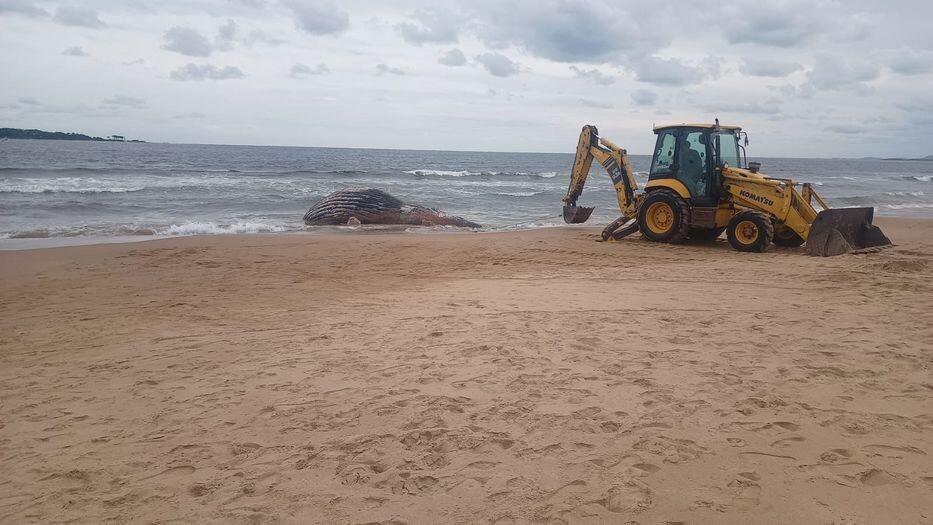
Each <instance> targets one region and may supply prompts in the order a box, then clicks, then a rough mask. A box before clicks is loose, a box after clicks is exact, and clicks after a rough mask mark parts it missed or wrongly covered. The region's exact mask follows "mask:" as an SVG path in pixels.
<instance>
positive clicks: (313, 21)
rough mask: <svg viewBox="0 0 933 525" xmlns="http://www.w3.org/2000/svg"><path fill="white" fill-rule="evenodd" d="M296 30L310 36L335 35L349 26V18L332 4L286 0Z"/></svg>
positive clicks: (315, 0)
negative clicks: (292, 15)
mask: <svg viewBox="0 0 933 525" xmlns="http://www.w3.org/2000/svg"><path fill="white" fill-rule="evenodd" d="M285 5H286V6H287V7H288V8H290V9H291V10H292V13H293V14H294V15H295V25H296V26H297V27H298V29H301V30H302V31H304V32H306V33H310V34H312V35H335V34H340V33H343V32H344V31H346V30H347V28H348V27H349V26H350V16H349V15H347V13H345V12H343V11H340V10H339V9H337V8H336V7H335V6H334V5H333V4H331V3H329V2H323V1H319V0H288V1H286V2H285Z"/></svg>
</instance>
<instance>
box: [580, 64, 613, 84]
mask: <svg viewBox="0 0 933 525" xmlns="http://www.w3.org/2000/svg"><path fill="white" fill-rule="evenodd" d="M570 70H571V71H573V75H574V76H575V77H576V78H580V79H583V80H588V81H590V82H595V83H597V84H599V85H602V86H608V85H610V84H614V83H615V81H616V77H614V76H611V75H606V74H604V73H603V72H602V71H600V70H598V69H580V68H578V67H577V66H570Z"/></svg>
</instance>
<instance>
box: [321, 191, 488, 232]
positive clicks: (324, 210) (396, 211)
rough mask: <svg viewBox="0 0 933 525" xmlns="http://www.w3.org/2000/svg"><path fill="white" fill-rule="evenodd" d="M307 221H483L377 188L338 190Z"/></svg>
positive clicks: (462, 223) (466, 225)
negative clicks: (414, 202) (402, 199)
mask: <svg viewBox="0 0 933 525" xmlns="http://www.w3.org/2000/svg"><path fill="white" fill-rule="evenodd" d="M304 222H305V224H307V225H309V226H324V225H338V224H357V223H358V224H417V225H421V226H460V227H463V228H479V227H480V225H479V224H476V223H475V222H472V221H468V220H466V219H464V218H462V217H455V216H453V215H447V214H445V213H444V212H442V211H440V210H436V209H434V208H426V207H424V206H414V205H411V204H406V203H404V202H402V201H401V200H399V199H397V198H395V197H393V196H391V195H389V194H388V193H386V192H384V191H382V190H377V189H373V188H365V189H346V190H340V191H335V192H334V193H331V194H330V195H328V196H327V197H324V199H323V200H321V202H319V203H317V204H315V205H314V206H312V207H311V209H309V210H308V213H305V216H304Z"/></svg>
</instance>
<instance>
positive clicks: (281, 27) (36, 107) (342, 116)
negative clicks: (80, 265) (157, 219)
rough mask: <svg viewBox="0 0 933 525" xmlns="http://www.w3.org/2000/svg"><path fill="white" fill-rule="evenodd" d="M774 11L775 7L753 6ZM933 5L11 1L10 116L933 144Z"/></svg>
mask: <svg viewBox="0 0 933 525" xmlns="http://www.w3.org/2000/svg"><path fill="white" fill-rule="evenodd" d="M764 4H767V6H768V7H762V5H764ZM931 21H933V2H929V1H925V0H917V1H897V0H889V1H886V2H876V1H852V2H848V1H847V2H836V1H821V0H806V1H780V0H773V1H770V2H759V1H745V0H728V1H722V0H716V1H705V0H695V1H692V2H673V1H671V2H663V1H659V0H651V1H632V2H629V1H614V2H609V1H607V2H603V1H600V0H587V1H571V0H550V1H549V0H538V1H514V2H509V1H506V0H498V1H497V0H474V1H463V2H437V1H434V2H428V1H416V0H410V1H402V2H387V1H384V2H379V1H372V2H369V1H362V0H359V1H358V0H347V1H343V2H329V1H319V0H208V1H202V2H197V1H182V0H179V1H164V2H158V1H142V0H121V1H116V0H110V1H106V0H101V1H94V0H83V1H71V2H51V1H49V2H46V1H32V0H0V71H2V72H3V73H2V75H3V80H2V82H0V127H2V126H7V127H29V128H40V129H47V130H62V131H79V132H84V133H90V134H95V135H110V134H123V135H127V136H130V137H137V138H142V139H145V140H150V141H169V142H199V143H229V144H274V145H298V146H348V147H378V148H414V149H457V150H492V151H553V152H569V151H572V149H573V147H574V146H575V143H576V136H577V133H578V132H579V128H580V127H581V126H582V125H583V124H586V123H592V124H595V125H597V126H598V127H599V129H600V132H601V134H602V135H604V136H606V137H609V138H610V139H612V140H614V141H615V142H616V143H618V144H620V145H624V146H625V147H628V149H629V151H630V152H633V153H649V152H650V150H651V147H652V144H653V141H654V135H653V134H652V132H651V128H652V125H653V124H655V123H658V124H660V123H673V122H695V121H703V122H708V121H712V120H713V118H715V117H719V118H720V120H721V121H722V122H723V123H724V124H725V123H728V124H736V125H741V126H743V127H744V128H745V129H746V131H748V132H749V135H750V138H751V148H750V153H752V154H753V155H758V156H769V155H771V156H820V157H831V156H846V157H860V156H875V155H882V156H894V155H899V156H923V155H929V154H933V31H931V28H930V24H931Z"/></svg>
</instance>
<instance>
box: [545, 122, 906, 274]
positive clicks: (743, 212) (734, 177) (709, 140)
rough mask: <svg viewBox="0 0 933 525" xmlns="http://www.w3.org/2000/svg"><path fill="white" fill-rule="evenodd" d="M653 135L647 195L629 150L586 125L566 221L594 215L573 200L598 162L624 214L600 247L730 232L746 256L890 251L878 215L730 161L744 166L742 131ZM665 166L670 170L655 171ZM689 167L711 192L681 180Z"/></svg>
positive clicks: (685, 129) (682, 130)
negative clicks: (782, 250)
mask: <svg viewBox="0 0 933 525" xmlns="http://www.w3.org/2000/svg"><path fill="white" fill-rule="evenodd" d="M654 131H655V133H656V134H659V139H658V146H657V147H656V148H655V152H654V155H653V156H652V164H651V166H652V173H651V174H650V176H649V180H648V183H647V184H646V185H645V189H644V191H643V192H638V191H637V190H638V185H637V182H636V180H635V177H634V175H633V172H632V167H631V165H630V164H629V161H628V154H627V152H626V150H624V149H622V148H620V147H619V146H617V145H616V144H614V143H613V142H612V141H610V140H608V139H606V138H602V137H600V136H599V133H598V131H597V129H596V127H595V126H591V125H587V126H584V127H583V130H582V131H581V132H580V137H579V140H578V142H577V150H576V156H575V158H574V163H573V168H572V171H571V177H570V186H569V187H568V189H567V194H566V196H565V197H564V199H563V202H564V220H565V221H566V222H568V223H581V222H585V221H586V220H587V219H588V218H589V216H590V214H591V213H592V211H593V208H587V207H581V206H577V198H578V197H579V196H580V195H581V194H582V191H583V186H584V184H585V183H586V179H587V177H588V175H589V172H590V168H591V166H592V163H593V160H594V159H595V160H596V162H598V163H599V164H600V165H602V166H603V167H604V168H605V169H606V171H607V173H608V174H609V177H610V179H611V180H612V184H613V188H614V189H615V192H616V198H617V201H618V205H619V210H620V211H621V216H620V217H619V218H618V219H616V220H615V221H613V222H612V223H611V224H610V225H609V226H607V227H606V229H604V230H603V234H602V237H603V239H604V240H609V239H616V240H618V239H621V238H623V237H625V236H627V235H630V234H632V233H634V232H636V231H639V230H640V231H641V232H642V235H643V236H645V237H646V238H648V239H649V240H654V241H661V242H675V243H676V242H682V241H684V240H686V239H688V238H693V239H703V240H710V239H713V238H715V237H718V236H719V235H720V234H722V232H723V231H727V233H728V238H729V242H730V244H732V246H733V247H734V248H736V249H737V250H740V251H764V250H765V249H767V248H768V245H770V244H771V243H772V242H774V243H775V244H780V245H783V246H799V245H801V244H803V243H805V242H806V243H807V247H808V250H809V251H810V253H811V254H813V255H824V256H825V255H837V254H839V253H845V252H847V251H851V250H853V249H858V248H865V247H869V246H879V245H884V244H890V240H889V239H887V237H885V236H884V234H883V233H881V231H880V230H878V228H877V227H875V226H873V225H872V218H873V212H874V209H873V208H843V209H830V207H829V206H828V205H827V203H826V201H825V200H824V199H823V198H822V197H820V195H819V194H818V193H817V192H816V191H815V190H814V189H813V187H812V186H811V185H810V184H806V183H804V184H799V183H797V182H795V181H793V180H790V179H781V178H774V177H768V176H765V175H763V174H761V173H759V172H758V168H759V167H760V165H759V164H756V163H752V164H751V167H744V168H743V167H738V166H731V165H729V163H728V162H725V161H724V159H725V158H727V157H728V158H729V159H730V160H734V161H735V163H736V164H737V165H738V164H741V156H740V154H739V149H742V150H743V151H744V148H742V147H741V146H740V145H739V144H738V137H739V136H740V134H741V128H739V127H738V126H720V125H719V124H718V123H717V124H681V125H672V126H660V127H656V128H655V129H654ZM661 134H665V135H664V137H662V135H661ZM668 136H670V137H676V139H675V138H670V137H668ZM685 137H687V139H685ZM662 138H663V140H662ZM685 140H693V142H692V143H689V144H688V143H687V142H685ZM675 141H676V149H675V145H674V144H675ZM746 141H747V139H746ZM687 147H689V148H693V150H694V151H689V150H686V151H687V153H689V154H690V155H693V157H689V156H686V157H685V156H684V155H683V154H682V153H683V151H684V150H685V148H687ZM675 151H676V155H677V157H676V159H675ZM677 159H680V161H678V160H677ZM684 159H687V160H684ZM665 162H667V164H665ZM679 162H681V163H682V164H683V165H681V166H678V163H679ZM691 162H692V163H693V165H692V166H689V165H688V164H690V163H691ZM746 164H747V163H746ZM659 166H660V167H662V168H666V171H665V170H662V169H658V170H657V171H658V173H655V169H656V168H657V167H659ZM688 168H689V169H692V173H693V174H694V175H695V178H694V179H690V180H687V182H691V181H692V182H695V183H696V184H694V186H695V187H700V188H703V189H705V190H706V192H705V194H702V195H698V194H695V193H693V192H691V189H690V188H689V187H688V184H687V183H685V181H684V180H682V178H679V177H678V175H679V172H678V170H681V172H685V171H688ZM698 170H701V171H698ZM702 170H706V171H702ZM656 175H657V176H656ZM707 177H708V178H707ZM697 191H698V190H697ZM817 207H819V210H818V209H817Z"/></svg>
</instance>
